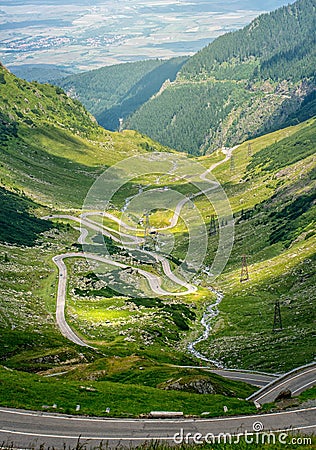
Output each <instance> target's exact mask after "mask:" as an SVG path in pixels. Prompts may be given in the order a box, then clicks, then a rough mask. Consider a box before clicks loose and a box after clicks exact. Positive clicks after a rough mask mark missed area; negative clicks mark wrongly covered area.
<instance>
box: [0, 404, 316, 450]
mask: <svg viewBox="0 0 316 450" xmlns="http://www.w3.org/2000/svg"><path fill="white" fill-rule="evenodd" d="M315 412H316V408H309V409H301V410H296V411H287V412H281V413H275V414H264V415H254V416H240V417H232V418H229V417H227V418H226V417H225V418H219V419H197V420H194V419H184V420H181V419H178V420H176V419H174V420H172V419H164V420H150V419H143V420H141V419H140V420H128V419H123V420H121V419H96V418H95V419H92V418H80V417H73V416H56V415H52V414H42V413H34V412H28V411H19V410H10V409H0V442H4V443H6V444H7V445H9V443H13V445H14V447H15V448H24V449H27V448H30V447H31V445H33V447H39V446H40V445H41V444H45V445H46V446H48V445H49V446H54V447H55V448H56V449H61V448H63V445H64V444H66V446H67V447H68V446H75V445H76V443H77V440H78V438H79V436H81V438H80V440H81V442H82V443H87V444H88V447H94V446H97V445H99V444H100V443H101V442H103V444H105V443H108V445H109V448H114V447H117V446H118V445H119V444H122V445H124V446H126V447H127V446H136V445H139V444H141V443H142V442H145V441H153V440H160V441H165V442H169V443H173V442H174V436H175V434H176V433H177V434H178V433H181V430H183V434H184V436H186V435H187V433H191V434H192V435H193V434H195V433H201V434H202V435H203V436H205V435H207V434H208V433H212V434H213V435H214V436H218V435H219V434H220V433H230V434H233V435H236V436H237V435H238V434H245V432H247V433H253V432H254V430H255V431H262V430H263V429H264V430H265V431H266V432H268V431H271V430H273V431H283V430H287V431H288V432H289V431H290V430H292V432H293V433H296V432H299V433H301V434H303V435H307V434H312V433H315V432H316V417H315ZM178 439H180V437H179V435H178ZM234 439H236V438H234ZM290 440H291V438H290V437H288V438H287V442H290ZM189 442H190V443H192V442H193V441H192V438H190V439H189Z"/></svg>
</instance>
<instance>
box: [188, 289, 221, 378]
mask: <svg viewBox="0 0 316 450" xmlns="http://www.w3.org/2000/svg"><path fill="white" fill-rule="evenodd" d="M209 290H210V291H211V292H213V293H214V294H216V301H215V303H212V304H211V305H208V307H207V308H206V311H204V313H203V317H202V319H201V324H202V325H203V327H204V332H203V334H202V336H200V337H199V338H198V339H196V340H195V341H194V342H191V343H190V344H189V345H188V350H189V352H190V353H191V354H192V355H193V356H195V357H196V358H198V359H200V360H202V361H206V362H209V363H212V364H214V366H216V367H217V368H219V369H222V368H223V365H222V364H221V363H220V362H219V361H216V360H213V359H208V358H207V357H206V356H204V355H202V353H200V352H198V351H197V350H196V349H195V346H196V345H197V344H199V343H200V342H203V341H206V339H208V337H209V336H210V333H211V331H212V321H213V319H215V318H216V317H217V316H218V315H219V309H218V305H219V304H220V303H221V301H222V300H223V297H224V295H223V294H222V293H221V292H218V291H216V290H215V289H212V288H209Z"/></svg>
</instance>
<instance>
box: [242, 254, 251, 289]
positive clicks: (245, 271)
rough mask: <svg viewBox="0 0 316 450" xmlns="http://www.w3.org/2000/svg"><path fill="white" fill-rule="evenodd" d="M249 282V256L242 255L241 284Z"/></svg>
mask: <svg viewBox="0 0 316 450" xmlns="http://www.w3.org/2000/svg"><path fill="white" fill-rule="evenodd" d="M248 280H249V271H248V264H247V256H246V255H242V266H241V273H240V282H241V283H242V282H243V281H248Z"/></svg>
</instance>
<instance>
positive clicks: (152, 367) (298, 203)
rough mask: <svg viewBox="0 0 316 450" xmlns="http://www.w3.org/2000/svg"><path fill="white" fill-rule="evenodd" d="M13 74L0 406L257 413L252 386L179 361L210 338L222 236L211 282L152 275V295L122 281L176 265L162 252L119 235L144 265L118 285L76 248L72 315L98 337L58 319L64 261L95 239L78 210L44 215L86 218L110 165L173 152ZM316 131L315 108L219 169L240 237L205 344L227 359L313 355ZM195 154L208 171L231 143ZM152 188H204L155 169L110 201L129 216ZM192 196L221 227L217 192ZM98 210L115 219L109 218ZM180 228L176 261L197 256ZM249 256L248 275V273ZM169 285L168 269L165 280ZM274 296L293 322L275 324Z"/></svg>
mask: <svg viewBox="0 0 316 450" xmlns="http://www.w3.org/2000/svg"><path fill="white" fill-rule="evenodd" d="M0 80H1V84H0V114H1V116H0V117H1V121H0V127H1V141H0V149H1V152H0V181H1V187H0V201H1V206H2V208H1V211H0V261H1V268H2V270H1V274H0V312H1V314H0V363H1V364H0V405H1V406H11V407H22V408H23V407H24V408H29V409H32V408H34V409H39V410H43V405H46V406H44V408H45V410H48V411H53V412H56V409H57V412H64V413H76V405H77V404H80V405H81V410H80V413H82V414H91V415H104V414H105V408H106V407H108V406H109V407H110V408H111V414H113V415H115V416H123V417H132V416H139V415H140V414H142V413H148V412H149V411H151V410H164V409H170V410H172V409H175V410H181V411H183V412H184V413H185V414H191V415H197V416H199V415H201V414H202V413H203V412H205V411H208V412H209V416H218V415H220V414H221V413H222V411H223V407H224V405H225V406H227V407H228V410H229V414H241V413H254V412H255V406H254V405H253V404H250V403H249V402H247V401H246V400H245V399H246V398H247V397H248V396H249V395H250V394H251V393H252V392H253V391H254V390H255V388H254V387H251V386H249V385H246V384H243V383H239V382H235V381H229V380H224V379H223V378H221V377H219V376H217V375H215V374H212V373H209V372H206V371H204V370H202V369H194V368H191V369H190V368H186V367H178V366H188V365H189V366H190V365H192V366H196V365H197V364H199V363H200V361H199V360H197V359H196V358H194V357H193V356H192V354H191V353H189V352H188V350H187V345H188V343H189V342H193V341H194V340H195V339H196V338H197V337H199V336H201V335H202V333H203V329H202V325H201V322H200V321H201V318H202V316H203V313H204V312H205V310H206V308H207V307H209V306H210V305H211V304H213V303H214V300H215V296H214V294H213V293H212V292H211V291H210V290H209V289H208V288H209V285H208V280H207V277H206V275H205V272H204V271H203V270H204V269H206V266H210V264H211V262H212V260H213V258H214V254H215V251H216V247H217V237H218V236H217V235H212V236H211V237H210V242H209V248H208V253H207V258H206V261H205V264H204V265H203V267H202V268H201V269H203V270H201V271H200V272H199V273H198V274H197V279H196V283H197V291H196V292H193V293H191V294H189V295H187V296H184V297H181V298H176V297H175V296H174V295H173V294H172V293H170V294H169V295H164V296H163V295H161V296H157V297H148V298H147V297H146V296H145V294H144V293H145V292H148V290H149V287H148V286H147V284H146V283H145V282H144V281H143V282H142V284H140V286H141V289H142V291H141V294H142V295H139V296H138V297H132V296H130V295H122V294H120V293H118V292H116V290H115V286H116V283H117V280H118V279H122V280H123V281H124V282H125V283H130V281H129V277H130V276H135V275H136V283H138V282H139V279H138V278H137V277H138V270H139V269H141V270H146V271H148V272H149V273H150V274H152V275H156V276H161V277H162V270H161V267H160V265H159V264H156V263H155V264H153V263H152V262H151V261H150V260H147V261H143V262H139V261H138V259H137V252H136V256H135V255H133V254H131V255H129V254H127V253H126V249H124V248H122V247H121V246H120V245H119V243H117V242H114V241H110V239H109V238H107V244H108V248H109V252H110V253H111V255H112V257H113V258H114V259H115V260H116V261H119V262H122V261H128V265H131V266H134V267H136V268H137V270H135V271H134V274H133V273H131V272H130V270H128V271H124V270H120V269H117V268H115V267H114V268H113V267H109V266H108V264H107V263H106V264H104V265H105V268H106V276H108V278H107V280H108V281H106V282H104V280H99V279H98V277H97V276H96V275H95V273H94V271H93V268H91V266H89V265H87V261H86V260H85V258H83V257H82V256H80V255H78V256H76V257H74V258H73V259H71V260H70V259H68V258H67V259H65V264H66V265H67V294H66V311H65V317H66V320H67V323H68V324H69V326H70V327H71V328H72V329H73V330H74V331H75V332H76V333H77V334H78V336H79V337H80V338H81V339H83V340H85V342H87V343H89V344H90V345H92V346H93V347H94V349H93V348H89V347H82V346H79V345H76V344H74V343H73V342H72V341H70V340H69V339H67V338H65V337H64V336H63V335H62V334H61V332H60V330H59V328H58V327H57V324H56V318H55V313H56V298H57V285H58V279H59V275H58V271H57V268H56V265H55V264H54V263H53V261H52V258H53V257H55V256H56V255H61V254H64V253H69V252H71V253H73V252H76V253H78V252H79V251H81V250H82V247H81V245H80V244H78V237H79V235H80V232H79V230H78V228H77V227H78V222H76V221H75V220H73V219H69V218H59V219H58V218H52V217H51V218H50V220H43V217H44V216H48V215H52V214H58V213H59V214H64V215H65V214H67V215H71V216H75V218H78V216H79V214H80V213H81V207H82V202H83V200H84V198H85V195H86V193H87V191H88V189H89V187H90V186H91V185H92V183H93V182H94V180H95V178H96V177H97V176H98V175H99V174H100V173H101V172H102V171H104V169H105V168H107V167H109V166H111V165H113V164H115V163H116V162H118V161H120V160H122V159H124V158H126V157H129V156H131V155H135V154H141V153H145V152H155V151H165V150H167V149H166V148H165V147H162V146H161V145H160V144H157V143H156V142H154V141H152V140H151V139H150V138H147V137H146V136H144V135H141V134H139V133H137V132H134V131H124V132H123V133H111V132H108V131H106V130H104V129H102V128H100V127H99V126H98V125H97V124H96V123H95V121H94V120H93V119H92V118H91V116H90V114H89V113H87V112H86V110H85V109H84V107H82V106H81V105H80V104H79V102H78V101H73V100H71V99H70V98H68V97H67V96H66V95H65V93H64V92H63V91H62V90H61V89H60V88H56V87H53V86H50V85H40V84H38V83H28V82H26V81H23V80H20V79H18V78H16V77H15V76H14V75H12V74H10V73H9V72H8V71H7V70H6V69H5V68H4V67H2V66H1V67H0ZM315 127H316V119H311V120H308V121H306V122H304V123H300V124H298V125H295V126H292V127H288V128H284V129H281V130H278V131H276V132H274V133H272V134H268V135H264V136H262V137H259V138H256V139H254V140H252V141H249V142H246V143H244V144H242V145H240V146H239V147H238V148H237V149H235V150H234V152H233V160H231V161H226V162H224V163H223V164H221V165H219V166H218V167H217V168H216V169H215V171H214V172H215V175H216V177H217V178H218V180H219V181H220V182H221V184H222V185H223V187H224V188H225V190H226V192H227V195H228V197H229V200H230V203H231V206H232V209H233V212H234V216H235V222H236V229H235V231H236V236H235V242H234V248H233V251H232V255H231V257H230V259H229V261H228V264H227V267H226V268H225V271H224V272H223V274H222V275H221V276H220V277H219V278H218V280H216V284H215V286H214V287H216V288H217V289H220V290H221V291H222V292H223V293H224V298H223V300H222V303H221V305H220V307H219V308H220V314H219V316H218V318H217V319H216V320H214V323H213V327H214V328H213V333H212V334H211V335H210V337H209V338H208V340H207V341H204V342H201V343H200V344H198V346H197V348H198V350H199V351H202V352H203V353H204V354H205V355H206V356H208V357H209V358H211V359H217V360H219V361H221V362H222V363H223V364H224V365H225V366H228V367H238V368H246V369H256V370H262V369H264V370H266V371H271V372H278V371H286V370H289V369H292V368H294V367H296V366H298V365H300V364H303V363H306V362H310V361H311V360H312V358H313V353H314V348H315V338H314V329H313V313H314V312H313V311H314V309H313V302H314V297H313V296H314V294H313V292H314V291H313V286H314V284H315V236H316V235H315V195H314V193H315V156H314V155H315V146H316V143H315ZM151 156H152V155H151ZM194 160H195V159H194V158H190V159H189V161H190V162H191V161H194ZM196 160H198V161H199V162H200V163H201V164H203V165H204V166H205V167H206V168H209V167H210V166H211V165H212V164H214V163H215V162H218V161H221V160H224V155H223V154H222V153H221V152H220V151H218V152H216V153H214V154H212V155H210V156H204V157H200V158H196ZM139 184H141V185H142V186H143V187H144V188H152V187H154V188H155V189H157V187H162V186H163V187H169V188H172V189H175V190H177V191H179V192H182V193H184V194H185V193H189V192H190V191H191V190H192V185H191V184H190V180H189V179H187V178H184V179H177V177H175V176H174V173H170V174H166V175H165V176H164V177H163V179H162V180H160V181H159V180H157V178H156V174H153V175H152V176H151V175H150V176H148V177H144V178H141V179H136V180H135V182H134V183H133V184H127V185H125V186H123V187H122V189H121V190H120V191H119V193H118V195H116V196H115V197H113V204H112V205H111V209H110V210H109V212H111V213H112V214H113V215H115V216H116V217H121V214H122V213H121V207H122V205H123V204H124V202H125V198H126V197H129V196H131V195H133V194H137V192H138V186H139ZM194 203H195V206H196V208H198V209H199V210H200V213H201V216H202V217H203V218H204V220H205V222H206V224H207V225H209V221H210V205H209V203H208V202H206V199H205V197H204V196H201V197H198V198H196V199H195V200H194ZM91 218H92V217H91ZM95 220H96V223H99V224H102V223H103V224H104V225H106V226H110V227H112V228H114V229H115V228H116V227H117V224H115V223H114V222H113V220H110V219H109V218H105V219H104V221H102V217H100V216H99V217H98V218H95ZM151 220H152V221H155V222H157V223H158V222H159V221H161V222H162V224H163V225H165V224H166V223H167V220H168V214H166V211H165V210H163V211H160V210H155V211H154V213H153V214H152V215H151ZM140 234H141V233H140ZM170 237H171V238H172V239H174V245H173V248H172V253H171V256H170V257H169V262H170V265H171V268H172V269H175V268H176V266H177V265H179V264H180V261H181V260H182V259H184V257H185V254H186V252H187V240H188V236H187V229H186V228H185V226H184V225H183V224H182V222H181V223H179V224H178V225H177V227H176V228H175V229H174V230H171V231H170ZM87 239H88V240H89V245H90V248H91V249H94V250H96V251H97V252H100V250H99V249H98V247H97V246H98V243H99V241H100V233H99V232H98V231H96V230H89V233H88V236H87ZM243 254H246V255H247V257H248V263H249V273H250V280H249V281H248V282H245V283H240V281H239V275H240V265H241V255H243ZM127 269H130V267H128V268H127ZM132 272H133V271H132ZM135 272H136V274H135ZM120 277H122V278H120ZM133 282H134V279H133ZM171 285H172V283H171V281H170V280H165V279H163V277H162V286H163V287H164V288H169V289H171V287H172V286H171ZM276 299H279V300H280V302H281V311H282V317H283V330H281V331H278V332H273V331H272V327H273V311H274V310H273V308H274V302H275V300H276ZM179 383H180V388H179ZM201 385H202V386H206V391H205V390H204V391H203V392H204V393H203V394H202V393H201V389H200V386H201ZM177 389H179V390H180V391H181V392H179V390H177ZM203 389H204V388H203ZM127 390H128V392H129V394H128V395H126V391H127ZM205 392H207V393H205ZM13 394H14V395H13ZM311 396H312V394H311ZM54 404H57V408H55V407H54V406H53V405H54ZM77 413H78V412H77Z"/></svg>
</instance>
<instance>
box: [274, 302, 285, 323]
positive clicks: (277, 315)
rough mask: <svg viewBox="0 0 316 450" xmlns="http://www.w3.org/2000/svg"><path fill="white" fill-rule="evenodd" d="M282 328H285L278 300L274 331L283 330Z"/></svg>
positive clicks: (275, 306) (275, 305) (275, 307)
mask: <svg viewBox="0 0 316 450" xmlns="http://www.w3.org/2000/svg"><path fill="white" fill-rule="evenodd" d="M281 330H283V326H282V317H281V308H280V301H279V300H276V301H275V304H274V320H273V331H281Z"/></svg>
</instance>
